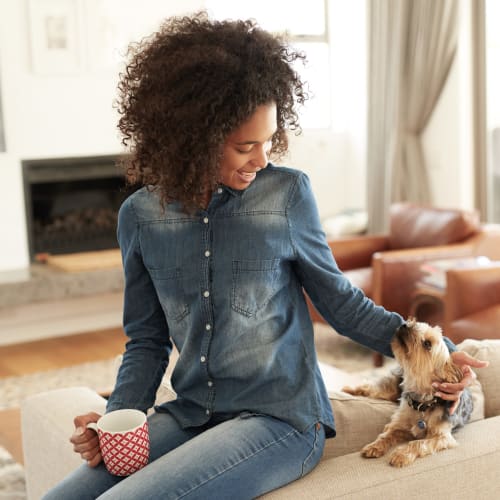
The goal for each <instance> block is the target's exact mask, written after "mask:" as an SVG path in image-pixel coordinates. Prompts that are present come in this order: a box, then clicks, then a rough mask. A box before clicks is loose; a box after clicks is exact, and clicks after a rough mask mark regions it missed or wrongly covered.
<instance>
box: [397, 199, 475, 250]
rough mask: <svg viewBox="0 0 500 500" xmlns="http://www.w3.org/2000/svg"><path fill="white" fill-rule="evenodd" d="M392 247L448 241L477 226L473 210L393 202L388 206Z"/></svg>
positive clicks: (462, 237)
mask: <svg viewBox="0 0 500 500" xmlns="http://www.w3.org/2000/svg"><path fill="white" fill-rule="evenodd" d="M390 219H391V223H390V225H391V227H390V236H389V241H390V247H391V248H392V249H403V248H418V247H427V246H436V245H449V244H450V243H458V242H460V241H463V240H465V239H466V238H468V237H469V236H471V235H473V234H475V233H477V232H478V231H479V230H480V220H479V213H478V212H477V211H467V210H457V209H445V208H436V207H422V206H418V205H413V204H411V203H394V204H392V205H391V209H390Z"/></svg>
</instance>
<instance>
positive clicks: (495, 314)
mask: <svg viewBox="0 0 500 500" xmlns="http://www.w3.org/2000/svg"><path fill="white" fill-rule="evenodd" d="M499 325H500V304H498V305H494V306H491V307H488V308H486V309H483V310H482V311H479V312H476V313H474V314H469V315H468V316H464V317H462V318H460V319H457V320H455V321H452V322H451V324H450V327H449V332H446V335H448V336H449V337H450V338H451V339H452V340H453V342H455V343H458V342H462V341H463V340H465V339H471V338H472V339H480V340H483V339H495V338H496V339H498V337H499V335H500V328H499Z"/></svg>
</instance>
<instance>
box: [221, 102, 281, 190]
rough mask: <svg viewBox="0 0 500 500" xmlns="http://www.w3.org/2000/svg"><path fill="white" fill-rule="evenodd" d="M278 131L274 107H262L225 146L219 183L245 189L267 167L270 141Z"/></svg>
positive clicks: (269, 105)
mask: <svg viewBox="0 0 500 500" xmlns="http://www.w3.org/2000/svg"><path fill="white" fill-rule="evenodd" d="M276 130H277V123H276V104H275V103H270V104H263V105H262V106H259V107H258V108H257V110H256V111H255V113H254V114H253V115H252V116H251V117H250V118H249V119H248V120H247V121H246V122H245V123H243V124H242V125H240V127H238V128H237V129H236V130H235V131H234V132H232V133H231V134H230V135H229V136H228V138H227V140H226V143H225V144H224V150H223V151H224V155H223V158H222V163H221V166H220V172H219V175H220V179H219V180H220V182H221V183H222V184H224V185H226V186H228V187H230V188H233V189H238V190H240V189H246V188H247V187H248V186H250V184H251V183H252V182H253V181H254V179H255V177H256V175H257V172H259V170H262V169H263V168H265V167H266V165H267V163H268V159H267V157H268V154H269V151H270V149H271V139H272V137H273V135H274V133H275V132H276Z"/></svg>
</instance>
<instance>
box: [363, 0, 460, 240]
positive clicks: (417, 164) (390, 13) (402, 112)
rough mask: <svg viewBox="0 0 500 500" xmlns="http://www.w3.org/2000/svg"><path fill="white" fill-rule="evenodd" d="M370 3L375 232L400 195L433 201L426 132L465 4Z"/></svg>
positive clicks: (430, 0) (444, 0)
mask: <svg viewBox="0 0 500 500" xmlns="http://www.w3.org/2000/svg"><path fill="white" fill-rule="evenodd" d="M369 9H370V11H369V30H370V35H369V39H370V45H369V83H368V99H369V111H368V133H367V134H368V141H367V150H368V155H367V157H368V158H367V183H368V199H367V207H368V214H369V230H370V232H372V233H373V232H382V231H385V230H387V225H388V211H389V206H390V204H391V203H392V202H395V201H412V202H416V203H429V202H431V191H430V186H429V181H428V175H427V168H426V164H425V158H424V155H423V151H422V145H421V141H420V136H421V134H422V132H423V131H424V129H425V127H426V125H427V123H428V121H429V118H430V117H431V115H432V112H433V110H434V107H435V105H436V102H437V100H438V98H439V96H440V94H441V90H442V88H443V86H444V83H445V82H446V78H447V76H448V73H449V69H450V67H451V64H452V62H453V58H454V55H455V51H456V46H457V9H458V4H457V0H412V1H409V0H401V1H400V0H371V1H370V2H369ZM370 186H377V190H374V189H370Z"/></svg>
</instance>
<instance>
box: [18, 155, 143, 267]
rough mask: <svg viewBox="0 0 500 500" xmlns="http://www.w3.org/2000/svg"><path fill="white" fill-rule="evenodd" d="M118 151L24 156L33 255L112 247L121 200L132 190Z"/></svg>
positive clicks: (28, 222) (34, 256)
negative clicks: (36, 157)
mask: <svg viewBox="0 0 500 500" xmlns="http://www.w3.org/2000/svg"><path fill="white" fill-rule="evenodd" d="M116 160H117V156H96V157H81V158H56V159H43V160H24V161H23V162H22V167H23V180H24V194H25V202H26V218H27V230H28V242H29V247H30V255H31V258H32V260H33V259H36V258H37V256H39V255H40V254H46V253H48V254H65V253H75V252H84V251H91V250H104V249H109V248H116V247H117V246H118V244H117V240H116V223H117V216H118V209H119V207H120V205H121V203H122V201H123V200H124V199H125V198H126V197H127V196H128V195H129V194H130V193H131V192H133V191H134V189H133V188H130V187H129V186H127V185H126V183H125V177H124V175H123V173H122V172H121V171H120V169H119V168H118V167H117V165H116Z"/></svg>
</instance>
